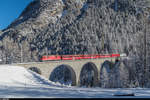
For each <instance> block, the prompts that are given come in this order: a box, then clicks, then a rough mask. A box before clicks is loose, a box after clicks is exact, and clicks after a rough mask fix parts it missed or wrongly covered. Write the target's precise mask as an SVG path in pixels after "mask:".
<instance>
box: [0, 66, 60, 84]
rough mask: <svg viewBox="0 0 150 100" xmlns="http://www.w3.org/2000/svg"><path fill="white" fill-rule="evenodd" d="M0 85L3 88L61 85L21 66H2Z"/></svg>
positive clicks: (0, 69) (0, 68) (0, 67)
mask: <svg viewBox="0 0 150 100" xmlns="http://www.w3.org/2000/svg"><path fill="white" fill-rule="evenodd" d="M0 85H3V86H21V87H24V86H39V85H40V86H41V85H51V86H54V85H60V84H59V83H57V84H56V83H54V82H51V81H49V80H47V79H45V78H44V77H42V76H40V75H38V74H36V73H34V72H32V71H30V70H27V69H25V68H23V67H20V66H10V65H3V66H0Z"/></svg>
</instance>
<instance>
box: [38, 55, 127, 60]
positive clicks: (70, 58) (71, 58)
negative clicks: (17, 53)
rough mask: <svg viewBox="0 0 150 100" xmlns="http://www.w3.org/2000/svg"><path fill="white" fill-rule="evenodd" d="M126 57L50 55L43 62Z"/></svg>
mask: <svg viewBox="0 0 150 100" xmlns="http://www.w3.org/2000/svg"><path fill="white" fill-rule="evenodd" d="M121 56H126V54H95V55H50V56H43V57H42V58H41V61H54V60H81V59H99V58H113V57H121Z"/></svg>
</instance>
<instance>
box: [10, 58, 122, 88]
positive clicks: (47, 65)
mask: <svg viewBox="0 0 150 100" xmlns="http://www.w3.org/2000/svg"><path fill="white" fill-rule="evenodd" d="M118 60H120V57H119V58H103V59H86V60H71V61H69V60H66V61H48V62H33V63H20V64H13V65H15V66H22V67H24V68H26V69H29V68H32V67H36V68H38V69H39V70H40V71H41V73H40V74H41V75H42V76H44V77H45V78H47V79H50V76H51V74H52V72H53V71H54V70H55V69H56V68H58V67H60V66H62V65H64V66H66V67H67V68H68V69H69V70H70V72H71V80H72V86H79V85H80V74H81V71H82V70H83V69H84V67H87V66H89V67H91V68H92V69H93V70H94V79H93V81H94V82H93V83H94V86H98V83H99V81H100V70H101V68H102V66H103V64H104V63H105V62H112V63H113V64H114V63H115V62H116V61H118Z"/></svg>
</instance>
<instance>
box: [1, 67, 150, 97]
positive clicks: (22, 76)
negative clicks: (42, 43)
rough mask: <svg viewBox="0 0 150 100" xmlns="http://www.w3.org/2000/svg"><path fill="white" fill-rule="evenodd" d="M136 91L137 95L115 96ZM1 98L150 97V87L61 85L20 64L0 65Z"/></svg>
mask: <svg viewBox="0 0 150 100" xmlns="http://www.w3.org/2000/svg"><path fill="white" fill-rule="evenodd" d="M121 93H123V94H124V93H134V94H135V96H124V97H121V96H119V97H118V96H113V95H114V94H121ZM0 98H150V89H142V88H136V89H134V88H133V89H103V88H99V87H97V88H84V87H82V88H81V87H72V86H65V85H60V84H59V83H54V82H51V81H49V80H47V79H45V78H44V77H42V76H40V75H38V74H36V73H34V72H31V71H29V70H26V69H25V68H23V67H19V66H11V65H10V66H8V65H1V66H0Z"/></svg>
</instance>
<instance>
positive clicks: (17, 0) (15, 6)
mask: <svg viewBox="0 0 150 100" xmlns="http://www.w3.org/2000/svg"><path fill="white" fill-rule="evenodd" d="M31 1H32V0H0V30H2V29H4V28H6V27H7V26H8V25H9V24H10V23H11V22H12V21H14V20H15V19H16V18H18V17H19V15H20V14H21V12H22V11H23V10H24V9H25V8H26V6H27V5H28V4H29V3H30V2H31Z"/></svg>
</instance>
